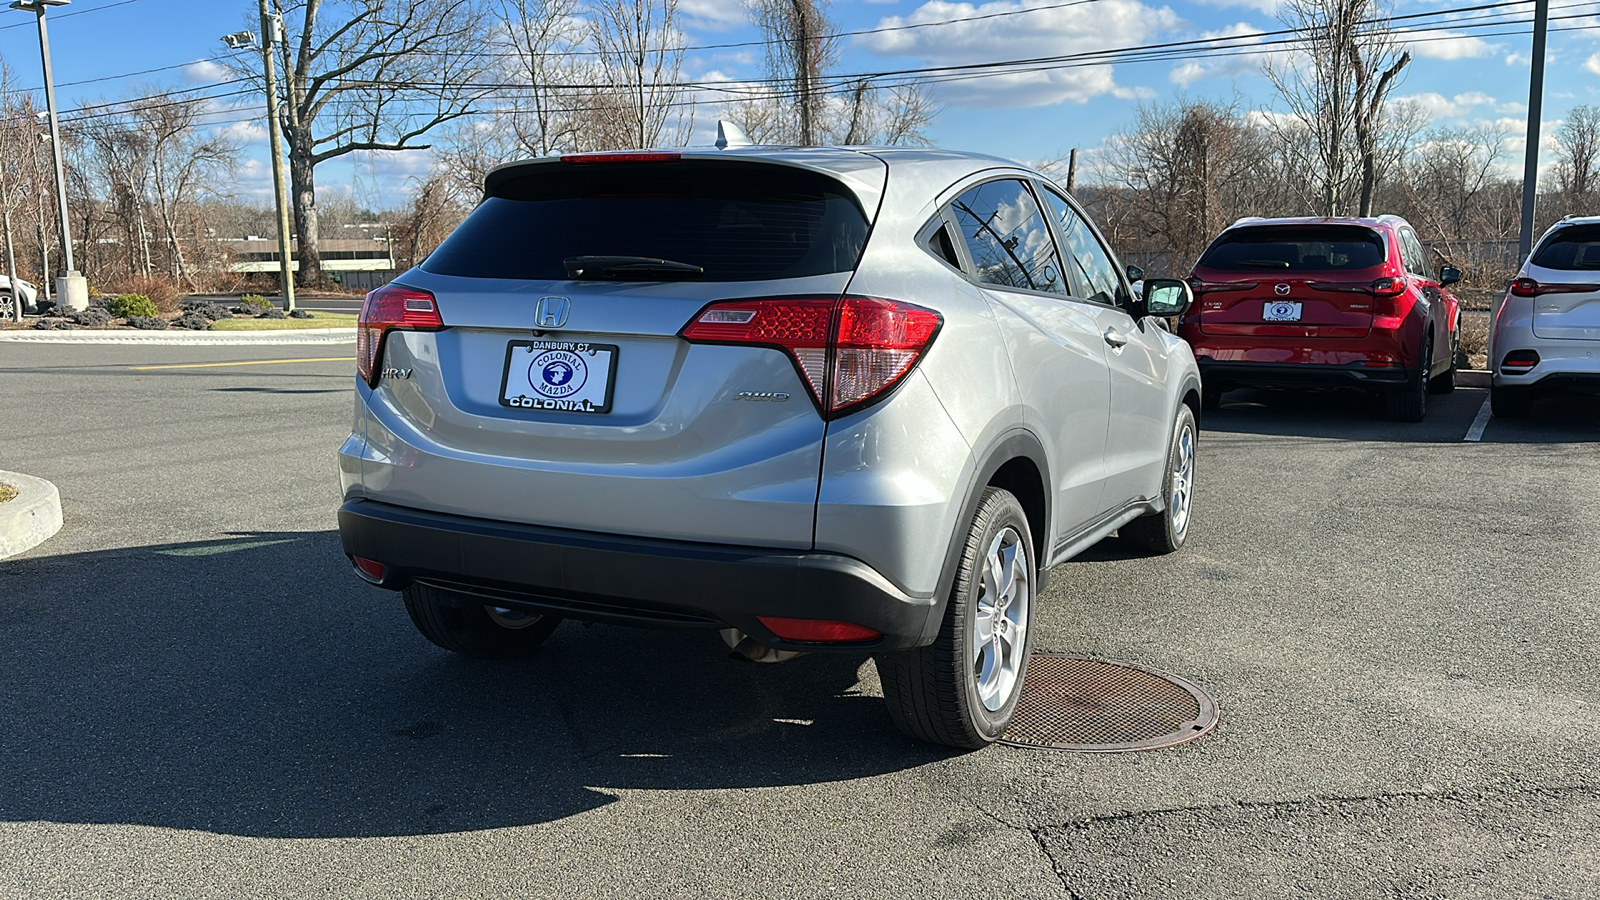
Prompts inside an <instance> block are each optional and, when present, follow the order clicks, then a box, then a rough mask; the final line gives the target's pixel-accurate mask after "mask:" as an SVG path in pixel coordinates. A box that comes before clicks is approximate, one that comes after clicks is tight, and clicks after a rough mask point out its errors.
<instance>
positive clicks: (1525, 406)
mask: <svg viewBox="0 0 1600 900" xmlns="http://www.w3.org/2000/svg"><path fill="white" fill-rule="evenodd" d="M1489 410H1490V411H1491V412H1493V413H1494V415H1495V418H1497V419H1526V418H1527V417H1528V416H1529V415H1531V414H1532V413H1533V392H1532V391H1530V390H1528V389H1527V388H1525V387H1490V388H1489Z"/></svg>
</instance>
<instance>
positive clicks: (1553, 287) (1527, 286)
mask: <svg viewBox="0 0 1600 900" xmlns="http://www.w3.org/2000/svg"><path fill="white" fill-rule="evenodd" d="M1597 291H1600V284H1540V283H1539V282H1537V281H1535V280H1534V279H1532V278H1518V279H1517V280H1516V281H1513V282H1511V296H1513V297H1541V296H1543V295H1545V294H1589V293H1594V292H1597Z"/></svg>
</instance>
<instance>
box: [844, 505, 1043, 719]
mask: <svg viewBox="0 0 1600 900" xmlns="http://www.w3.org/2000/svg"><path fill="white" fill-rule="evenodd" d="M1036 571H1037V569H1036V566H1035V560H1034V556H1033V541H1032V537H1031V536H1030V532H1029V530H1028V519H1027V516H1026V515H1024V513H1023V511H1022V505H1021V504H1020V503H1018V502H1017V498H1016V497H1014V496H1012V495H1011V493H1010V492H1009V491H1003V490H1000V489H999V488H986V489H985V490H984V492H983V498H982V500H981V501H980V502H979V504H978V513H977V515H975V516H974V517H973V520H972V525H971V527H970V529H969V530H968V532H967V542H966V547H965V548H964V550H963V552H962V555H961V567H960V569H959V570H957V572H956V583H955V586H954V587H953V588H952V589H951V591H950V601H949V602H948V603H947V604H946V605H945V614H944V623H943V625H942V627H941V628H940V629H939V636H938V637H937V638H935V639H934V642H933V643H932V644H930V645H928V646H926V647H918V648H915V649H912V650H902V651H899V652H895V653H880V654H878V656H877V657H876V660H875V661H876V663H877V665H878V676H879V678H880V680H882V682H883V698H884V700H885V701H886V702H887V703H888V706H889V716H890V718H892V719H893V720H894V724H895V725H896V726H897V727H898V728H899V729H900V730H901V731H903V732H905V733H906V734H908V735H910V736H911V737H914V738H917V739H919V740H924V741H928V742H930V743H934V744H944V745H946V746H949V747H960V748H963V749H968V750H974V749H977V748H979V747H982V746H984V745H985V744H988V743H990V742H991V741H993V740H995V739H996V738H998V737H1000V735H1001V734H1003V733H1005V730H1006V726H1008V725H1010V724H1011V717H1012V716H1013V715H1014V714H1015V713H1016V710H1017V698H1018V697H1019V696H1020V695H1021V693H1022V680H1023V677H1024V676H1025V675H1026V673H1027V667H1028V646H1029V643H1030V641H1029V638H1030V631H1031V627H1030V626H1031V625H1032V624H1033V600H1034V597H1033V585H1034V573H1035V572H1036Z"/></svg>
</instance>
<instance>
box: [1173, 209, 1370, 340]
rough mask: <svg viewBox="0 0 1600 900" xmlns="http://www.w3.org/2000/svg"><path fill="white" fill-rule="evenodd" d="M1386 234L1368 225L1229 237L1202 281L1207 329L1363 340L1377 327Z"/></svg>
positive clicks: (1204, 265) (1210, 251)
mask: <svg viewBox="0 0 1600 900" xmlns="http://www.w3.org/2000/svg"><path fill="white" fill-rule="evenodd" d="M1385 259H1386V253H1385V250H1384V243H1383V236H1382V235H1381V234H1379V233H1378V232H1376V231H1374V230H1372V229H1370V228H1365V227H1363V226H1360V225H1259V226H1246V227H1242V228H1231V229H1229V230H1227V231H1225V232H1223V233H1222V236H1221V237H1219V238H1217V240H1216V241H1215V242H1213V243H1212V245H1211V246H1210V247H1209V248H1207V249H1206V252H1205V254H1204V255H1203V256H1201V258H1200V262H1199V264H1198V265H1196V266H1195V272H1194V274H1195V276H1196V278H1197V279H1198V281H1199V282H1200V284H1199V285H1198V287H1199V292H1200V297H1199V302H1198V303H1197V304H1196V306H1197V307H1198V318H1199V323H1200V331H1201V333H1203V334H1214V335H1245V336H1252V337H1303V338H1359V337H1365V336H1366V334H1367V332H1368V330H1369V329H1371V327H1372V317H1373V313H1374V305H1375V300H1374V297H1373V293H1372V283H1373V282H1374V281H1377V280H1378V279H1380V278H1382V277H1384V276H1385V275H1386V274H1388V273H1387V272H1386V267H1385V265H1384V261H1385Z"/></svg>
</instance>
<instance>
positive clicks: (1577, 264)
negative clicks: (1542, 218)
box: [1533, 225, 1600, 269]
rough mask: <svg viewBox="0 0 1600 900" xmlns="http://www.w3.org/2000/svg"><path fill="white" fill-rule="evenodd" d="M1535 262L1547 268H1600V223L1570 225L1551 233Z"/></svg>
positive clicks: (1540, 246) (1540, 247) (1541, 246)
mask: <svg viewBox="0 0 1600 900" xmlns="http://www.w3.org/2000/svg"><path fill="white" fill-rule="evenodd" d="M1533 264H1534V265H1536V266H1543V267H1544V268H1546V269H1600V225H1568V226H1567V227H1566V228H1563V229H1561V230H1560V231H1557V232H1556V233H1555V234H1552V235H1550V237H1549V238H1548V239H1546V240H1545V242H1544V243H1543V244H1540V245H1539V250H1538V252H1536V253H1534V255H1533Z"/></svg>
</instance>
